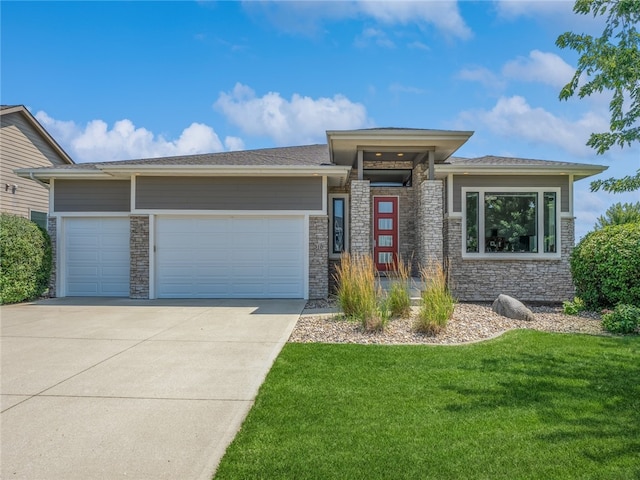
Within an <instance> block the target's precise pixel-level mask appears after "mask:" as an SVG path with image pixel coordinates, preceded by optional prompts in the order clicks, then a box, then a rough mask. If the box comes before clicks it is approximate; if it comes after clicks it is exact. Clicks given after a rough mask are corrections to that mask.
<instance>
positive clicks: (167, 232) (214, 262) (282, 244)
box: [156, 217, 304, 298]
mask: <svg viewBox="0 0 640 480" xmlns="http://www.w3.org/2000/svg"><path fill="white" fill-rule="evenodd" d="M303 229H304V221H303V219H302V218H301V217H296V218H282V217H280V218H275V217H265V218H255V217H253V218H237V217H235V218H232V217H218V218H212V217H209V218H206V217H202V218H184V217H183V218H177V217H159V218H157V220H156V244H157V250H156V252H157V253H156V286H157V295H158V296H159V297H167V298H171V297H175V298H178V297H186V296H191V297H194V298H198V297H200V298H225V297H229V298H231V297H238V298H265V297H282V298H300V297H303V296H304V291H303V290H304V278H303V277H304V275H303V272H304V261H303V254H302V251H303V239H304V232H303Z"/></svg>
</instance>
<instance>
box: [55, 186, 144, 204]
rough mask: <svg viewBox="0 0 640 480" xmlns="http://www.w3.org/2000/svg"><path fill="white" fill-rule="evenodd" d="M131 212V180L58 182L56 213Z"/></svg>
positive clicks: (56, 187) (56, 188)
mask: <svg viewBox="0 0 640 480" xmlns="http://www.w3.org/2000/svg"><path fill="white" fill-rule="evenodd" d="M130 210H131V182H130V181H129V180H56V181H55V183H54V188H53V211H54V212H128V211H130Z"/></svg>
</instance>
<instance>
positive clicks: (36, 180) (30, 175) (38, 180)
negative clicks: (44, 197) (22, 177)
mask: <svg viewBox="0 0 640 480" xmlns="http://www.w3.org/2000/svg"><path fill="white" fill-rule="evenodd" d="M29 178H30V179H31V180H33V181H34V182H38V183H39V184H40V185H42V186H43V187H44V188H46V189H47V190H49V189H50V188H51V185H49V184H48V183H44V182H43V181H42V180H40V179H39V178H36V177H34V176H33V172H29Z"/></svg>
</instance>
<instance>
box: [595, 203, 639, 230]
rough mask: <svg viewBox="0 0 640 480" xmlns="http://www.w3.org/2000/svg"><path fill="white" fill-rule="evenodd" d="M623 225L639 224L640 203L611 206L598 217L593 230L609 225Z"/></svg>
mask: <svg viewBox="0 0 640 480" xmlns="http://www.w3.org/2000/svg"><path fill="white" fill-rule="evenodd" d="M625 223H640V202H636V203H620V202H618V203H616V204H614V205H611V206H610V207H609V208H608V209H607V211H606V212H605V214H604V215H600V217H598V221H597V222H596V225H595V227H594V228H595V229H596V230H599V229H601V228H604V227H607V226H609V225H624V224H625Z"/></svg>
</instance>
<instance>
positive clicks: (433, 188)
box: [416, 180, 444, 266]
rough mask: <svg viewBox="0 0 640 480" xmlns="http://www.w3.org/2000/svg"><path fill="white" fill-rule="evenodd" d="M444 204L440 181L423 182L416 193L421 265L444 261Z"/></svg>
mask: <svg viewBox="0 0 640 480" xmlns="http://www.w3.org/2000/svg"><path fill="white" fill-rule="evenodd" d="M443 221H444V203H443V185H442V181H440V180H425V181H424V182H422V183H421V184H420V187H419V191H418V219H417V222H416V225H417V229H418V257H419V262H420V264H421V265H423V266H426V265H429V264H430V263H432V262H437V263H439V264H440V265H442V263H443V260H444V252H443V246H444V238H443Z"/></svg>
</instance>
